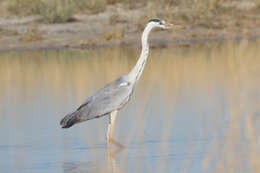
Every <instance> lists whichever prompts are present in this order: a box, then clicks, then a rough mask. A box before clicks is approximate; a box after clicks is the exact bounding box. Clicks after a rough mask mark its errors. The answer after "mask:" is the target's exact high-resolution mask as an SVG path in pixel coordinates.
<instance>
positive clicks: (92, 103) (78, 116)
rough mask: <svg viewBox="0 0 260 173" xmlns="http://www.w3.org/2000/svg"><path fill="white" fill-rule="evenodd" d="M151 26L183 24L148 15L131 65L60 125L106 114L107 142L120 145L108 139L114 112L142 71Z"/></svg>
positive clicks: (167, 27)
mask: <svg viewBox="0 0 260 173" xmlns="http://www.w3.org/2000/svg"><path fill="white" fill-rule="evenodd" d="M153 28H162V29H171V28H173V29H183V28H184V27H182V26H179V25H174V24H170V23H166V22H165V21H163V20H160V19H151V20H150V21H149V22H148V24H147V25H146V27H145V29H144V32H143V35H142V52H141V55H140V58H139V59H138V61H137V63H136V65H135V66H134V68H133V69H132V70H131V71H130V72H129V73H128V74H125V75H122V76H120V77H119V78H118V79H116V80H115V81H113V82H111V83H109V84H107V85H106V86H105V87H104V88H102V89H100V90H99V91H97V92H96V93H95V94H94V95H92V96H90V97H88V98H87V100H86V101H85V102H84V103H83V104H82V105H81V106H80V107H79V108H78V109H77V110H76V111H75V112H73V113H71V114H68V115H66V116H65V117H64V118H63V119H62V120H61V122H60V124H61V126H62V128H69V127H71V126H72V125H74V124H76V123H80V122H83V121H87V120H90V119H94V118H99V117H102V116H105V115H109V125H108V130H107V143H108V144H111V143H113V144H116V145H119V146H120V144H118V143H116V142H115V141H114V140H113V139H112V136H113V131H114V130H113V127H114V124H115V120H116V116H117V113H118V110H119V109H120V108H122V107H123V106H124V105H125V104H126V103H127V102H128V101H129V100H130V98H131V96H132V95H133V91H134V89H135V86H136V83H137V81H138V80H139V78H140V76H141V74H142V72H143V69H144V66H145V63H146V60H147V57H148V53H149V43H148V36H149V33H150V32H151V30H152V29H153Z"/></svg>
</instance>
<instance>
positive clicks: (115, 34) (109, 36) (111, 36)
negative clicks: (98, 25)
mask: <svg viewBox="0 0 260 173" xmlns="http://www.w3.org/2000/svg"><path fill="white" fill-rule="evenodd" d="M124 36H125V29H124V28H121V27H118V28H116V29H115V30H113V31H107V32H104V33H103V35H102V36H101V39H102V40H106V41H109V40H118V39H122V38H124Z"/></svg>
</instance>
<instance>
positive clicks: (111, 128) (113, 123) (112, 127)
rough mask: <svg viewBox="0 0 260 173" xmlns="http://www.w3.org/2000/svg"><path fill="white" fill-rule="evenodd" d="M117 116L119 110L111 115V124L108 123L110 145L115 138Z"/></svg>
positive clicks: (108, 141)
mask: <svg viewBox="0 0 260 173" xmlns="http://www.w3.org/2000/svg"><path fill="white" fill-rule="evenodd" d="M116 116H117V110H115V111H113V112H111V113H110V114H109V123H108V129H107V143H110V142H111V139H112V137H113V133H114V125H115V121H116Z"/></svg>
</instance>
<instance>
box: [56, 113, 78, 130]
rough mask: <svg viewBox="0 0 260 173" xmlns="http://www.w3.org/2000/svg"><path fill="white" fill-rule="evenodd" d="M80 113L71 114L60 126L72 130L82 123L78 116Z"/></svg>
mask: <svg viewBox="0 0 260 173" xmlns="http://www.w3.org/2000/svg"><path fill="white" fill-rule="evenodd" d="M77 114H78V112H77V111H76V112H73V113H71V114H68V115H66V116H65V117H64V118H63V119H62V120H61V121H60V125H61V127H62V128H70V127H71V126H73V125H74V124H76V123H78V122H80V120H79V119H78V116H77Z"/></svg>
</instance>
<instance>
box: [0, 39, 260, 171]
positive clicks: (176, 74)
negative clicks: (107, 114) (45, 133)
mask: <svg viewBox="0 0 260 173" xmlns="http://www.w3.org/2000/svg"><path fill="white" fill-rule="evenodd" d="M259 54H260V42H259V41H248V42H247V41H239V42H238V41H237V42H236V43H234V42H231V41H230V42H226V43H204V44H194V45H191V47H188V48H180V47H169V48H164V49H162V48H157V49H151V51H150V57H149V59H148V63H147V66H146V67H145V70H144V73H143V76H142V77H141V79H140V81H139V83H138V86H137V89H136V91H135V97H134V99H133V101H131V103H130V104H129V105H127V106H126V108H125V109H123V110H122V111H121V113H119V114H124V115H121V116H119V117H120V118H119V120H117V122H116V129H115V132H116V135H115V137H116V138H117V141H119V142H120V143H121V141H122V143H123V145H126V147H127V148H126V149H125V150H123V151H120V152H116V154H111V153H110V155H109V156H108V162H105V163H108V164H110V165H113V169H112V171H111V172H114V171H113V170H115V168H116V169H119V170H120V171H117V172H149V171H153V172H154V171H157V172H161V171H162V170H166V172H172V171H176V170H177V171H178V172H192V170H194V171H195V172H196V171H197V172H260V166H259V163H260V151H259V143H260V138H259V130H260V128H259V127H260V126H259V123H260V120H259V116H260V79H259V77H260V58H259ZM138 55H139V50H138V49H136V48H105V49H93V50H92V49H90V50H66V51H41V52H37V51H36V52H14V53H1V54H0V81H1V85H0V105H2V106H1V107H0V116H1V117H2V118H3V119H8V118H7V117H6V116H18V114H17V115H14V112H15V111H14V110H13V106H14V104H15V105H18V109H19V110H22V107H23V104H28V105H32V106H33V105H34V102H35V101H36V102H38V103H41V101H42V99H43V98H44V99H46V100H47V101H46V100H45V101H46V102H47V103H45V102H44V104H43V105H45V107H43V108H42V109H41V108H39V112H41V113H42V114H39V115H38V116H37V115H33V114H32V115H31V117H33V116H36V117H39V120H40V121H41V118H43V117H42V116H43V115H44V116H46V117H45V118H47V119H48V120H49V121H50V122H52V121H57V122H54V123H51V125H53V126H51V127H50V129H52V132H53V133H54V134H56V137H55V138H57V140H59V141H58V142H56V143H55V142H54V144H57V145H63V144H64V143H65V145H64V146H62V147H63V148H64V151H63V152H64V156H61V157H63V160H64V162H63V168H64V170H63V171H64V172H73V171H74V172H77V171H75V169H76V170H78V172H80V171H81V170H83V171H84V170H88V171H90V172H103V171H104V170H105V171H106V170H107V167H106V166H104V164H102V163H100V162H95V161H93V162H94V163H95V164H94V165H93V164H91V163H92V162H91V160H90V165H89V162H84V161H83V162H82V163H81V162H67V160H68V159H69V158H70V156H71V153H73V152H75V151H73V149H71V148H73V147H76V146H77V145H79V144H75V143H72V142H71V139H72V138H73V139H74V138H76V137H74V136H73V134H77V135H78V136H79V137H78V138H76V139H77V140H80V141H79V143H82V145H83V146H84V145H86V146H90V147H95V146H96V144H98V143H103V144H104V143H105V140H103V139H104V131H105V129H106V127H105V125H104V123H105V122H106V120H105V119H102V120H99V121H98V120H95V121H93V123H90V122H89V123H87V124H86V126H84V125H81V126H80V125H79V126H77V127H73V128H72V129H71V130H67V131H65V132H64V131H58V130H57V129H59V127H58V120H59V119H60V118H61V117H62V116H63V115H64V114H65V113H66V112H68V111H72V109H74V108H76V107H77V106H78V105H79V104H80V103H82V101H83V100H84V99H85V98H86V97H87V96H88V95H91V94H92V93H93V92H95V91H96V90H97V89H99V88H101V87H103V86H104V85H105V84H106V83H108V82H110V81H112V80H113V79H115V78H117V77H118V76H120V75H122V74H124V73H127V72H129V71H130V69H131V68H132V67H133V66H134V65H135V63H136V60H137V58H138ZM45 96H46V97H47V98H45ZM50 98H52V99H54V101H52V100H48V99H50ZM49 101H50V102H51V103H49V104H51V105H52V107H48V105H49V104H48V102H49ZM28 105H27V106H28ZM49 106H50V105H49ZM27 109H30V108H27ZM31 109H33V108H31ZM11 110H12V111H11ZM46 110H48V111H46ZM54 110H55V111H54ZM44 111H46V112H48V113H46V114H47V115H48V116H47V115H45V114H44ZM27 112H28V111H27ZM50 112H51V113H50ZM19 116H23V114H22V113H21V114H19ZM29 117H30V116H29ZM21 121H23V120H21ZM2 123H10V125H11V120H10V121H8V120H6V122H2ZM2 123H0V125H1V124H2ZM18 123H20V122H18ZM23 123H24V124H26V123H27V122H23ZM34 123H37V122H34ZM54 124H56V125H57V127H56V125H54ZM93 124H94V125H93ZM106 125H107V124H106ZM36 126H37V125H36ZM22 128H24V126H22ZM90 129H91V130H92V131H91V130H90ZM3 130H8V128H7V127H6V129H3ZM83 131H85V132H83ZM61 133H62V135H63V136H61ZM12 135H14V134H12ZM54 136H55V135H54ZM20 137H21V136H20ZM37 137H38V136H37ZM17 138H19V136H17ZM21 138H22V137H21ZM205 139H206V141H205ZM207 139H209V140H207ZM174 140H176V141H174ZM21 141H22V142H21V143H23V140H21ZM149 141H150V142H149ZM185 141H186V142H185ZM182 143H183V144H182ZM0 144H2V145H3V143H0ZM4 144H5V145H8V144H9V142H8V141H7V142H6V143H4ZM0 146H1V145H0ZM202 146H203V147H202ZM204 146H205V147H204ZM62 147H61V148H62ZM175 147H176V149H175ZM205 148H206V149H205ZM83 150H84V149H83ZM87 151H88V152H89V153H88V154H86V156H82V158H85V160H89V158H92V160H100V158H102V157H104V153H106V148H105V147H104V146H103V147H101V149H98V148H94V149H93V150H91V148H90V149H87ZM181 151H182V152H181ZM85 152H86V151H85ZM200 153H202V154H200ZM20 154H21V153H20ZM0 157H1V156H0ZM17 157H18V156H17ZM19 157H20V156H19ZM24 157H25V156H24ZM117 157H118V159H117ZM201 157H202V158H201ZM93 158H94V159H93ZM131 159H132V160H131ZM149 159H151V160H149ZM10 160H12V159H10ZM15 160H16V159H15ZM129 160H130V161H132V162H133V164H130V165H129V164H128V162H130V161H129ZM133 160H134V161H133ZM144 160H145V161H144ZM16 161H17V160H16ZM17 162H19V161H17ZM194 163H196V164H195V165H194ZM150 164H151V165H153V166H152V167H149V165H150ZM177 164H178V165H177ZM105 165H106V164H105ZM198 165H199V166H198ZM133 166H134V167H133ZM114 167H115V168H114ZM129 167H131V168H129ZM198 167H199V168H198ZM74 168H75V169H74ZM92 168H93V169H92ZM195 168H196V169H195ZM57 170H59V168H57ZM91 170H92V171H91ZM58 172H59V171H58Z"/></svg>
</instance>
